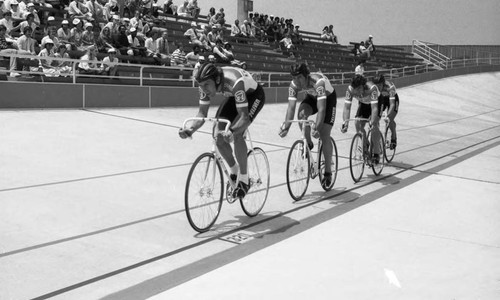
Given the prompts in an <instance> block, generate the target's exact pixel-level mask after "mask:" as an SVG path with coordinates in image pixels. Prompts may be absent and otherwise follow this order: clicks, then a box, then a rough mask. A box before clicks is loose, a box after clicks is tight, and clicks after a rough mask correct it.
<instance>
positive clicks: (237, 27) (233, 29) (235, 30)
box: [230, 19, 243, 37]
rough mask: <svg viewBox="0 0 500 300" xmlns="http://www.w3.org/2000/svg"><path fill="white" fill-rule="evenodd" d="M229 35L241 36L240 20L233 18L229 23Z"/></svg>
mask: <svg viewBox="0 0 500 300" xmlns="http://www.w3.org/2000/svg"><path fill="white" fill-rule="evenodd" d="M230 35H231V36H233V37H243V33H242V32H241V28H240V20H238V19H236V20H234V24H233V25H231V34H230Z"/></svg>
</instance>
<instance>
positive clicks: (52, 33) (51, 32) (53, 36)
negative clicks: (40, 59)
mask: <svg viewBox="0 0 500 300" xmlns="http://www.w3.org/2000/svg"><path fill="white" fill-rule="evenodd" d="M47 40H51V41H52V43H53V44H54V47H53V50H57V48H58V47H59V45H60V44H61V42H59V38H58V37H57V30H56V27H55V26H50V27H49V28H48V30H47V35H46V36H44V37H43V38H42V40H41V42H40V47H41V48H44V47H45V43H46V42H47ZM39 54H40V53H39Z"/></svg>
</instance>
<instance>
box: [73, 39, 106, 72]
mask: <svg viewBox="0 0 500 300" xmlns="http://www.w3.org/2000/svg"><path fill="white" fill-rule="evenodd" d="M96 53H97V48H96V47H95V46H90V47H88V48H87V52H86V53H85V54H84V55H83V56H82V57H80V60H82V62H80V63H79V64H78V71H79V72H80V74H90V75H99V74H101V72H102V70H101V67H100V66H99V65H98V59H97V56H96Z"/></svg>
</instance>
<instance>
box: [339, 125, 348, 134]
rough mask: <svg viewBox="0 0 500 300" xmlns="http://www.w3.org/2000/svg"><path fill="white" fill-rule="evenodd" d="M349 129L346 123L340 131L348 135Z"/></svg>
mask: <svg viewBox="0 0 500 300" xmlns="http://www.w3.org/2000/svg"><path fill="white" fill-rule="evenodd" d="M348 128H349V125H347V123H344V124H342V128H341V129H340V131H341V132H342V133H346V132H347V129H348Z"/></svg>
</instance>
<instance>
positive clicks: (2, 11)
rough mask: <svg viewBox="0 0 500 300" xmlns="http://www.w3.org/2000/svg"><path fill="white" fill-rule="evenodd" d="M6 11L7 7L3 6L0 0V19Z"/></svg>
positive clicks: (2, 1) (2, 0)
mask: <svg viewBox="0 0 500 300" xmlns="http://www.w3.org/2000/svg"><path fill="white" fill-rule="evenodd" d="M7 11H8V9H7V7H6V6H5V1H4V0H0V18H3V14H4V13H6V12H7Z"/></svg>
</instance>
